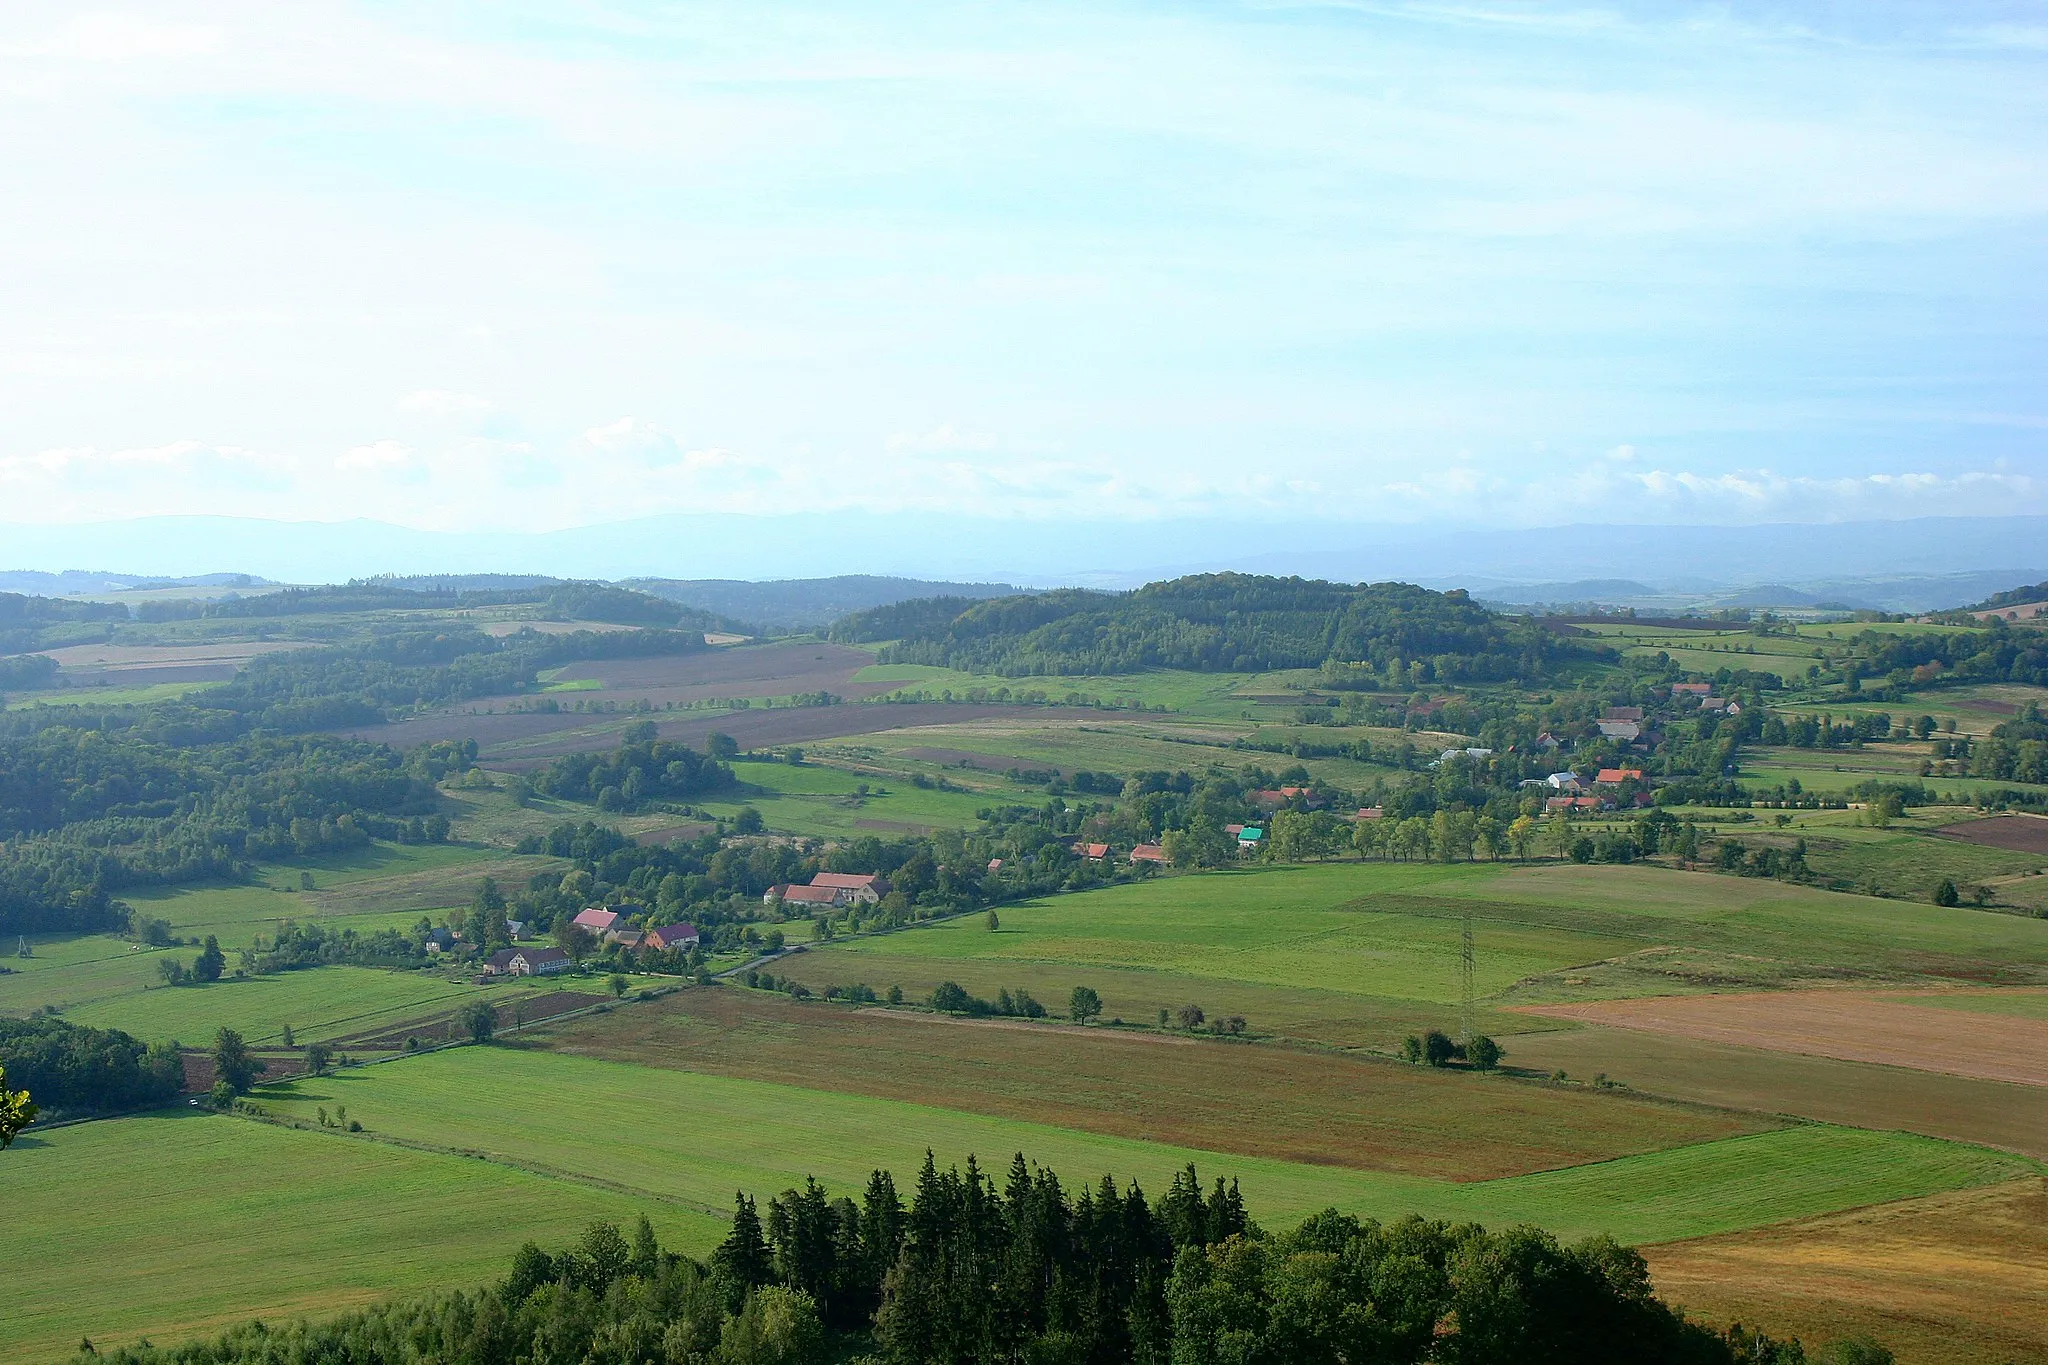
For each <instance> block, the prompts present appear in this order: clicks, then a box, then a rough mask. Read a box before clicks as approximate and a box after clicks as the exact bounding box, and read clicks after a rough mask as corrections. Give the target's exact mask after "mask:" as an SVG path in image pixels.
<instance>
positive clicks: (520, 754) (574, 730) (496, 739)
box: [341, 702, 1045, 771]
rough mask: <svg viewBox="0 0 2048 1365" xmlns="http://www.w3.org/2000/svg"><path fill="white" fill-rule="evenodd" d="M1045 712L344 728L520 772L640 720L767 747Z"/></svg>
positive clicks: (722, 714)
mask: <svg viewBox="0 0 2048 1365" xmlns="http://www.w3.org/2000/svg"><path fill="white" fill-rule="evenodd" d="M1044 714H1045V712H1044V710H1043V708H1037V707H1029V706H973V705H961V704H954V703H947V702H917V703H900V704H899V703H894V702H891V703H886V704H875V705H869V706H851V705H849V706H793V707H775V708H768V707H757V708H754V709H751V710H746V711H724V710H719V711H693V712H689V713H687V715H678V714H677V713H674V712H670V713H666V716H667V717H668V718H664V714H663V713H657V714H655V715H651V716H649V715H635V714H632V713H630V712H620V713H619V714H617V715H605V714H597V715H593V714H590V713H588V712H574V711H564V712H560V713H558V714H554V715H549V714H546V713H525V712H519V713H503V712H501V713H499V714H497V715H470V714H466V713H463V712H456V711H440V712H433V713H430V714H427V715H424V716H418V717H415V718H413V719H411V720H404V721H397V722H393V723H390V724H385V725H366V726H360V727H358V728H356V729H353V730H344V731H342V732H341V733H342V734H344V735H346V736H348V737H349V738H351V739H367V740H374V741H376V742H378V743H381V744H392V745H397V746H399V747H401V748H409V747H411V746H413V745H415V744H428V743H432V742H433V741H435V740H441V739H474V740H476V742H477V744H478V746H479V747H480V748H481V749H482V751H483V759H484V762H485V764H486V765H487V766H489V767H491V768H495V769H500V770H505V771H521V770H524V769H527V768H534V767H538V766H540V765H541V764H542V763H545V762H546V761H547V760H549V759H551V758H555V757H558V756H560V755H562V754H574V753H587V752H589V751H591V750H593V749H610V748H613V747H615V746H617V744H618V742H619V732H620V731H621V730H623V729H624V728H625V727H626V726H628V725H631V724H633V723H635V722H637V721H641V720H652V721H654V722H655V724H656V726H658V727H659V731H660V735H661V738H663V739H667V740H675V741H679V742H681V743H684V744H690V745H694V746H697V747H702V746H703V743H704V740H705V737H706V736H707V735H710V734H713V733H714V732H715V733H720V734H727V735H731V736H732V737H733V738H734V739H736V740H738V741H739V743H740V745H741V747H742V748H748V749H762V748H773V747H774V746H776V745H780V744H808V743H810V742H812V741H814V740H820V739H844V738H846V737H847V736H850V735H871V734H876V733H879V732H881V731H883V730H902V729H908V728H911V727H914V726H926V725H947V724H952V723H956V722H966V721H976V720H991V719H1010V718H1019V717H1024V716H1043V715H1044Z"/></svg>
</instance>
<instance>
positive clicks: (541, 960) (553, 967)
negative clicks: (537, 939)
mask: <svg viewBox="0 0 2048 1365" xmlns="http://www.w3.org/2000/svg"><path fill="white" fill-rule="evenodd" d="M575 965H576V962H575V960H574V959H573V958H571V957H570V956H569V955H568V954H567V953H565V952H563V951H562V950H561V949H560V948H500V949H499V950H498V951H497V952H495V953H492V954H491V955H490V957H489V958H488V959H486V960H485V962H484V975H485V976H558V975H560V974H561V973H563V972H566V971H568V970H570V969H571V968H573V967H574V966H575Z"/></svg>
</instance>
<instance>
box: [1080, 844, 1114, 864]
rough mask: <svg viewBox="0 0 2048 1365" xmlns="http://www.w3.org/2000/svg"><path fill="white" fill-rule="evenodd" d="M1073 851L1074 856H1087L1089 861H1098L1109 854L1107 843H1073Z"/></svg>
mask: <svg viewBox="0 0 2048 1365" xmlns="http://www.w3.org/2000/svg"><path fill="white" fill-rule="evenodd" d="M1073 853H1074V856H1075V857H1076V858H1087V859H1089V860H1090V861H1091V862H1099V861H1101V860H1102V859H1104V858H1107V857H1108V856H1109V845H1108V844H1090V843H1077V844H1075V845H1074V848H1073Z"/></svg>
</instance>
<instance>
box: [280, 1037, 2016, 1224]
mask: <svg viewBox="0 0 2048 1365" xmlns="http://www.w3.org/2000/svg"><path fill="white" fill-rule="evenodd" d="M507 1096H532V1097H534V1098H533V1099H532V1100H531V1101H530V1102H524V1103H508V1102H507V1099H506V1097H507ZM336 1103H340V1104H345V1105H346V1106H347V1107H348V1112H349V1115H350V1117H351V1119H355V1120H360V1121H361V1122H362V1123H363V1124H364V1126H365V1127H366V1128H368V1129H369V1130H370V1131H371V1133H372V1134H373V1135H376V1136H380V1137H389V1138H396V1139H399V1140H402V1141H405V1142H408V1143H414V1144H424V1145H427V1146H429V1147H431V1148H434V1149H436V1150H447V1151H459V1152H465V1153H473V1154H477V1155H480V1156H481V1157H482V1158H483V1159H485V1160H487V1161H493V1162H500V1163H504V1164H508V1165H512V1166H515V1167H520V1168H523V1169H530V1170H535V1171H540V1172H592V1173H594V1174H596V1175H598V1176H599V1177H601V1178H602V1180H603V1181H605V1182H606V1183H607V1184H608V1185H611V1186H613V1187H616V1188H621V1189H624V1190H627V1191H629V1192H633V1193H641V1194H644V1195H645V1196H646V1197H648V1198H650V1199H658V1200H661V1201H664V1202H667V1203H673V1204H680V1205H682V1206H685V1207H694V1208H698V1209H702V1210H704V1211H706V1212H722V1211H724V1210H726V1209H729V1208H730V1199H731V1192H732V1191H733V1190H735V1189H742V1190H748V1191H751V1192H755V1193H757V1194H759V1195H762V1196H766V1195H768V1194H772V1193H774V1192H775V1191H777V1190H780V1189H783V1188H786V1187H787V1186H788V1185H790V1184H791V1183H793V1182H795V1181H797V1180H800V1179H801V1177H802V1176H803V1175H804V1174H813V1175H816V1176H817V1177H818V1178H819V1180H820V1181H822V1182H824V1183H825V1184H826V1185H828V1186H829V1187H831V1188H832V1189H834V1190H835V1191H841V1192H845V1191H852V1190H856V1189H858V1188H859V1187H860V1186H862V1185H864V1184H865V1183H866V1180H867V1176H868V1173H869V1172H870V1171H871V1170H873V1169H875V1168H876V1167H878V1166H879V1167H887V1168H890V1169H893V1170H894V1171H895V1172H896V1173H897V1176H898V1179H899V1182H901V1181H903V1180H904V1178H905V1177H906V1175H907V1174H908V1173H910V1172H914V1171H915V1170H916V1169H917V1166H918V1164H919V1163H920V1162H921V1161H922V1160H923V1157H924V1152H925V1150H926V1149H927V1148H929V1149H930V1150H932V1151H933V1152H934V1153H936V1154H937V1155H938V1156H939V1158H940V1159H941V1160H942V1161H946V1162H959V1161H965V1160H966V1159H967V1157H968V1156H970V1155H973V1156H976V1157H978V1158H979V1159H980V1160H981V1161H982V1162H983V1163H984V1164H985V1165H989V1166H993V1167H997V1168H999V1167H1000V1166H1002V1165H1005V1164H1007V1162H1008V1159H1009V1157H1010V1155H1011V1154H1012V1153H1015V1152H1019V1151H1021V1152H1024V1153H1025V1154H1026V1155H1027V1156H1028V1157H1030V1158H1031V1159H1033V1160H1035V1161H1037V1162H1038V1163H1039V1164H1041V1165H1044V1166H1047V1167H1049V1168H1051V1169H1053V1170H1055V1171H1057V1172H1059V1173H1060V1174H1061V1176H1062V1178H1063V1179H1065V1180H1066V1181H1067V1182H1068V1183H1069V1184H1070V1185H1071V1184H1072V1183H1074V1182H1076V1181H1092V1180H1094V1179H1096V1178H1098V1177H1099V1176H1101V1175H1102V1174H1104V1173H1113V1174H1116V1175H1117V1176H1119V1177H1120V1178H1124V1179H1136V1180H1137V1181H1139V1183H1140V1184H1141V1185H1143V1186H1144V1187H1145V1188H1146V1189H1148V1190H1156V1189H1158V1188H1162V1187H1163V1186H1164V1185H1165V1184H1166V1181H1167V1177H1168V1176H1170V1174H1171V1173H1172V1172H1173V1171H1174V1170H1176V1169H1178V1168H1180V1167H1181V1166H1183V1165H1185V1164H1187V1163H1189V1162H1193V1163H1195V1164H1196V1166H1197V1167H1198V1169H1200V1170H1202V1171H1203V1172H1205V1174H1206V1175H1207V1176H1212V1177H1213V1176H1217V1175H1221V1176H1224V1177H1225V1178H1232V1179H1237V1180H1239V1181H1241V1182H1242V1185H1243V1188H1244V1194H1245V1199H1246V1202H1247V1204H1248V1206H1249V1207H1250V1209H1251V1210H1252V1212H1253V1215H1254V1216H1255V1217H1257V1218H1260V1219H1262V1220H1265V1221H1267V1222H1270V1223H1272V1224H1274V1225H1286V1224H1289V1223H1292V1222H1295V1221H1297V1220H1299V1219H1300V1218H1302V1217H1305V1216H1307V1215H1308V1214H1310V1213H1313V1212H1315V1211H1317V1210H1319V1209H1322V1208H1326V1207H1334V1208H1339V1209H1342V1210H1345V1211H1347V1212H1352V1213H1357V1214H1362V1215H1369V1216H1372V1217H1377V1218H1395V1217H1400V1216H1401V1215H1403V1214H1405V1213H1409V1212H1420V1213H1423V1214H1426V1215H1429V1216H1433V1217H1442V1218H1469V1219H1474V1220H1477V1221H1481V1222H1485V1223H1490V1224H1501V1223H1513V1222H1522V1221H1528V1222H1536V1223H1540V1224H1542V1225H1544V1226H1546V1227H1549V1228H1551V1229H1552V1230H1553V1231H1555V1232H1557V1233H1558V1234H1559V1235H1560V1236H1564V1237H1569V1238H1576V1237H1582V1236H1588V1235H1592V1234H1594V1233H1598V1232H1608V1233H1611V1234H1613V1235H1614V1236H1616V1237H1619V1238H1622V1239H1624V1240H1628V1241H1636V1242H1662V1241H1671V1240H1675V1239H1677V1238H1682V1237H1697V1236H1704V1235H1707V1234H1709V1233H1713V1232H1725V1231H1731V1230H1735V1229H1739V1228H1744V1227H1751V1226H1757V1225H1760V1224H1764V1223H1769V1222H1776V1221H1780V1220H1782V1219H1786V1218H1796V1217H1800V1216H1804V1215H1806V1214H1811V1213H1819V1212H1825V1211H1828V1210H1831V1209H1839V1208H1849V1207H1855V1206H1857V1205H1860V1204H1869V1203H1877V1202H1881V1201H1884V1200H1890V1199H1903V1198H1910V1197H1913V1196H1916V1195H1921V1194H1928V1193H1933V1192H1935V1191H1939V1190H1947V1189H1963V1188H1968V1187H1970V1186H1973V1185H1978V1184H1983V1183H1987V1182H1990V1181H1994V1180H1999V1179H2007V1178H2012V1177H2016V1176H2020V1175H2025V1174H2034V1173H2038V1172H2039V1171H2040V1170H2041V1168H2040V1167H2039V1166H2038V1165H2037V1164H2035V1163H2032V1162H2029V1161H2027V1160H2025V1159H2023V1158H2018V1157H2014V1156H2010V1155H2007V1154H2005V1153H1999V1152H1992V1151H1989V1150H1986V1149H1981V1148H1974V1147H1967V1146H1962V1145H1959V1144H1954V1143H1944V1142H1937V1141H1933V1140H1929V1139H1924V1138H1918V1137H1911V1136H1907V1135H1902V1134H1896V1133H1875V1132H1866V1131H1860V1130H1855V1129H1846V1128H1831V1127H1826V1126H1823V1125H1797V1126H1793V1127H1789V1128H1782V1129H1778V1130H1776V1131H1771V1132H1764V1133H1754V1134H1749V1135H1744V1136H1737V1137H1728V1138H1722V1139H1718V1140H1715V1141H1709V1142H1702V1143H1694V1144H1690V1145H1685V1146H1678V1147H1672V1148H1667V1149H1664V1150H1660V1151H1655V1152H1648V1153H1642V1154H1638V1155H1633V1156H1624V1157H1620V1158H1617V1159H1615V1160H1610V1161H1597V1162H1592V1163H1589V1164H1584V1165H1577V1166H1571V1167H1566V1168H1562V1169H1557V1170H1548V1171H1540V1172H1535V1173H1531V1174H1527V1175H1517V1176H1511V1177H1506V1178H1502V1179H1494V1180H1483V1181H1471V1182H1465V1183H1459V1182H1454V1181H1447V1180H1441V1179H1432V1178H1428V1177H1419V1176H1410V1175H1400V1174H1394V1173H1389V1172H1380V1171H1358V1170H1347V1169H1343V1168H1339V1167H1333V1166H1315V1165H1307V1164H1303V1163H1298V1162H1287V1161H1276V1160H1273V1159H1270V1158H1263V1157H1248V1156H1235V1155H1227V1154H1220V1153H1216V1152H1213V1151H1202V1150H1196V1149H1193V1148H1187V1147H1180V1146H1175V1145H1171V1144H1166V1143H1157V1142H1144V1141H1135V1140H1132V1139H1127V1138H1117V1137H1110V1136H1106V1135H1101V1134H1094V1133H1082V1132H1076V1131H1073V1130H1071V1129H1066V1128H1060V1127H1055V1126H1052V1125H1049V1124H1043V1123H1033V1122H1026V1121H1019V1120H1012V1119H1000V1118H992V1117H987V1116H983V1115H978V1114H972V1113H965V1112H961V1111H959V1110H957V1109H952V1108H943V1107H938V1106H932V1105H922V1104H911V1103H906V1102H903V1101H894V1100H885V1099H876V1098H872V1097H869V1096H863V1095H852V1094H845V1093H839V1092H833V1091H825V1090H817V1089H811V1088H806V1087H799V1086H790V1085H779V1084H774V1083H770V1082H764V1081H755V1080H745V1079H738V1078H734V1077H726V1076H711V1075H704V1074H698V1073H692V1072H681V1071H671V1070H657V1069H655V1068H651V1067H641V1066H634V1065H630V1064H626V1063H620V1062H609V1061H601V1060H595V1059H589V1058H583V1057H573V1056H567V1055H562V1054H556V1053H549V1052H541V1051H529V1050H524V1049H513V1048H503V1047H493V1048H457V1049H452V1050H449V1051H445V1052H437V1053H430V1054H425V1055H421V1056H417V1057H413V1058H408V1059H405V1060H403V1061H398V1062H392V1063H388V1064H384V1065H380V1066H374V1067H365V1068H361V1069H358V1070H354V1071H349V1072H343V1073H338V1074H334V1075H330V1076H326V1077H320V1078H311V1077H308V1078H302V1079H299V1080H295V1081H291V1082H287V1083H285V1084H282V1085H280V1086H277V1087H275V1088H274V1089H272V1090H269V1091H266V1093H265V1095H264V1104H265V1106H266V1107H267V1108H269V1109H271V1110H273V1111H275V1112H277V1113H279V1114H281V1115H284V1116H287V1117H291V1118H296V1119H302V1120H303V1119H310V1118H312V1117H313V1111H314V1109H315V1108H316V1107H317V1106H319V1105H322V1104H325V1105H328V1106H330V1107H331V1106H332V1105H334V1104H336ZM734 1134H744V1135H745V1140H744V1141H743V1142H738V1143H735V1142H733V1141H732V1140H731V1139H732V1135H734Z"/></svg>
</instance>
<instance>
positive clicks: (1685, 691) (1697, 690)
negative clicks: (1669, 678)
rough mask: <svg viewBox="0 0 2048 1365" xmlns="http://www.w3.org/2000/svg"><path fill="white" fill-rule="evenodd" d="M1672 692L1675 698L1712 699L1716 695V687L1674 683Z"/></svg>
mask: <svg viewBox="0 0 2048 1365" xmlns="http://www.w3.org/2000/svg"><path fill="white" fill-rule="evenodd" d="M1671 692H1672V695H1673V696H1694V697H1711V696H1713V695H1714V685H1713V684H1712V683H1673V684H1671Z"/></svg>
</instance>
